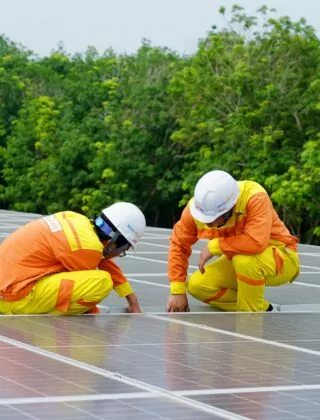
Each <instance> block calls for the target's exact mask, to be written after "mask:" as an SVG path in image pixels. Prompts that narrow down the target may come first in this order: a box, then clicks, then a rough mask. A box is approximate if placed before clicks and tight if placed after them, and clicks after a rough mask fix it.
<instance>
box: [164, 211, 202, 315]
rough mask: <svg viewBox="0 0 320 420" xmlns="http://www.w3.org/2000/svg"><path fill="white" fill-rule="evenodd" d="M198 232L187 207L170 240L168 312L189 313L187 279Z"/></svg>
mask: <svg viewBox="0 0 320 420" xmlns="http://www.w3.org/2000/svg"><path fill="white" fill-rule="evenodd" d="M197 232H198V231H197V226H196V224H195V222H194V220H193V218H192V216H191V214H190V210H189V206H187V207H186V208H185V209H184V210H183V212H182V215H181V218H180V220H179V221H178V222H177V223H176V224H175V226H174V228H173V232H172V235H171V238H170V248H169V257H168V277H169V280H170V291H171V295H170V296H169V298H168V302H167V311H168V312H187V311H189V306H188V299H187V295H186V291H187V288H186V278H187V273H188V260H189V257H190V255H191V252H192V248H191V247H192V245H193V244H194V243H195V242H196V241H197Z"/></svg>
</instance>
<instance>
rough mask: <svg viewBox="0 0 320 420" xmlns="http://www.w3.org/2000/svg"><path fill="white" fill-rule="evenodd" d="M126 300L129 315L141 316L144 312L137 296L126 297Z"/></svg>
mask: <svg viewBox="0 0 320 420" xmlns="http://www.w3.org/2000/svg"><path fill="white" fill-rule="evenodd" d="M126 299H127V301H128V303H129V306H128V309H127V312H128V313H129V314H141V312H142V311H141V308H140V304H139V302H138V298H137V296H136V295H135V294H131V295H128V296H126Z"/></svg>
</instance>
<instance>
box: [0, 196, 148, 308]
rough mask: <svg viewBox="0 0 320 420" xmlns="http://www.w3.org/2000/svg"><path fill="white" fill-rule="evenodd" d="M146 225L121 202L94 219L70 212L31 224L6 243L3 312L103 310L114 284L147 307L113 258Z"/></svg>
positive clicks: (1, 254) (0, 253) (0, 292)
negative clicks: (100, 308)
mask: <svg viewBox="0 0 320 420" xmlns="http://www.w3.org/2000/svg"><path fill="white" fill-rule="evenodd" d="M145 227H146V221H145V217H144V215H143V213H142V212H141V211H140V210H139V209H138V207H136V206H135V205H133V204H131V203H125V202H119V203H115V204H113V205H112V206H110V207H107V208H106V209H104V210H103V211H102V213H101V214H100V216H98V217H96V218H95V219H94V220H89V219H88V218H87V217H85V216H83V215H81V214H78V213H75V212H72V211H64V212H61V213H55V214H53V215H50V216H46V217H42V218H40V219H37V220H34V221H32V222H29V223H27V224H26V225H25V226H23V227H22V228H20V229H18V230H17V231H15V232H13V233H12V234H11V235H10V236H9V237H7V238H6V239H5V240H4V241H3V242H2V243H1V245H0V267H1V271H0V313H2V314H56V315H59V314H60V315H75V314H83V313H99V309H98V308H97V306H96V305H97V304H98V303H99V302H101V301H102V300H103V299H104V298H105V297H107V296H108V295H109V293H110V292H111V291H112V289H115V291H116V292H117V293H118V295H119V296H120V297H125V298H126V300H127V301H128V305H129V306H128V312H130V313H139V312H141V309H140V306H139V302H138V299H137V297H136V295H135V294H134V292H133V290H132V288H131V285H130V283H129V282H128V280H127V279H126V277H125V276H124V274H123V273H122V271H121V269H120V268H119V267H118V266H117V265H116V264H115V262H114V261H113V260H112V258H114V257H121V256H124V255H125V252H126V251H127V250H128V249H129V248H131V247H134V246H135V245H136V244H137V242H138V241H139V239H140V238H141V236H142V234H143V232H144V230H145Z"/></svg>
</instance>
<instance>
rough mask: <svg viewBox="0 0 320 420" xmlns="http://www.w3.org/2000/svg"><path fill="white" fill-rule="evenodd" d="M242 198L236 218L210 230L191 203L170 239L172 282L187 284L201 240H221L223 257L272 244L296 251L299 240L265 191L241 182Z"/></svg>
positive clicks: (248, 252)
mask: <svg viewBox="0 0 320 420" xmlns="http://www.w3.org/2000/svg"><path fill="white" fill-rule="evenodd" d="M238 185H239V188H240V194H239V198H238V200H237V203H236V205H235V208H234V211H233V214H232V217H231V218H230V219H229V220H228V222H227V223H226V224H225V225H224V226H222V227H219V228H218V227H213V228H210V227H209V226H207V225H206V224H205V223H201V222H199V221H197V220H195V219H194V218H193V217H192V216H191V213H190V208H189V206H190V203H191V201H192V200H190V202H189V203H188V205H187V206H186V207H185V209H184V210H183V212H182V215H181V218H180V220H179V221H178V222H177V223H176V224H175V226H174V228H173V233H172V235H171V238H170V248H169V258H168V277H169V279H170V281H171V282H184V281H185V280H186V277H187V270H188V259H189V257H190V255H191V252H192V249H191V247H192V245H193V244H194V243H195V242H196V241H197V240H199V239H209V240H211V239H215V238H219V239H218V243H219V247H220V249H221V251H222V253H223V254H225V255H226V256H227V257H228V258H230V259H231V258H232V257H233V256H234V255H237V254H244V255H253V254H259V253H261V252H263V251H264V250H265V249H266V248H267V246H268V245H271V244H273V245H277V244H279V245H283V244H284V245H286V247H288V248H290V249H292V250H294V251H296V250H297V242H298V239H297V238H296V237H294V236H292V235H291V234H290V232H289V230H288V229H287V228H286V226H285V225H284V223H283V222H282V221H281V220H280V218H279V216H278V214H277V213H276V211H275V210H274V208H273V205H272V202H271V200H270V198H269V196H268V194H267V192H266V191H265V189H264V188H263V187H262V186H261V185H260V184H258V183H257V182H254V181H238Z"/></svg>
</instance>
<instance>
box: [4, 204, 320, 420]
mask: <svg viewBox="0 0 320 420" xmlns="http://www.w3.org/2000/svg"><path fill="white" fill-rule="evenodd" d="M34 217H37V215H30V214H25V213H18V212H6V211H1V212H0V240H1V237H2V238H3V237H5V235H6V234H7V233H9V232H11V231H13V230H14V229H16V228H17V227H18V226H19V225H21V224H23V223H24V222H26V221H27V220H30V219H31V218H34ZM169 235H170V231H169V230H165V229H156V228H148V230H147V235H146V237H145V238H144V240H143V243H142V244H141V245H140V246H139V247H138V250H137V253H136V254H130V255H129V258H123V259H118V261H119V263H120V264H121V266H122V268H123V269H124V271H125V273H126V274H127V275H128V277H129V278H130V279H131V282H132V285H133V287H134V289H135V290H136V292H137V294H138V296H139V299H140V302H141V306H142V308H143V310H144V313H143V314H133V315H130V314H126V313H125V307H126V305H125V303H126V302H125V300H124V299H120V298H118V297H117V296H116V294H115V293H113V294H112V295H111V296H110V297H108V298H107V299H106V301H105V302H103V303H102V305H109V306H110V308H111V312H110V314H105V315H98V316H94V315H83V316H73V317H57V316H47V315H42V316H40V315H34V316H17V315H15V316H6V315H3V316H1V317H0V360H1V387H0V418H1V419H2V418H3V419H10V420H11V419H12V420H20V419H23V420H24V419H39V420H40V419H41V420H42V419H46V420H50V419H55V420H56V419H77V420H79V419H112V420H113V419H115V420H117V419H119V420H120V419H121V420H124V419H130V420H133V419H139V420H140V419H146V420H149V419H175V420H176V419H177V418H179V417H181V418H183V419H184V420H185V419H209V418H210V419H221V418H224V419H259V420H260V419H268V420H269V419H272V420H273V419H281V420H282V419H318V418H319V412H320V410H319V409H320V392H319V390H320V338H319V337H320V311H319V304H318V302H319V300H318V293H320V279H319V273H320V264H319V256H320V250H319V248H318V247H310V246H305V247H304V246H303V245H300V247H299V253H300V258H301V264H302V266H303V267H302V273H301V275H300V276H299V278H298V279H297V281H296V284H295V283H293V284H292V285H289V286H282V287H281V288H272V289H271V288H270V289H269V288H268V289H267V297H268V298H269V299H270V300H272V301H273V302H276V303H279V304H281V307H282V312H280V313H272V312H271V313H221V312H215V311H213V310H212V309H211V308H210V307H209V306H206V305H204V304H201V303H200V302H197V301H195V300H193V299H190V308H191V312H190V313H182V314H180V313H179V314H178V313H175V314H166V313H165V303H166V299H167V296H168V293H169V288H168V282H167V278H166V270H167V267H166V258H167V250H168V238H169ZM200 248H201V244H197V246H196V247H195V254H194V255H193V256H192V257H191V259H190V264H191V267H190V271H192V266H193V265H194V266H195V265H196V261H197V254H196V251H197V250H199V249H200Z"/></svg>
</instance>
